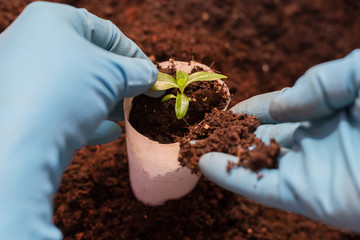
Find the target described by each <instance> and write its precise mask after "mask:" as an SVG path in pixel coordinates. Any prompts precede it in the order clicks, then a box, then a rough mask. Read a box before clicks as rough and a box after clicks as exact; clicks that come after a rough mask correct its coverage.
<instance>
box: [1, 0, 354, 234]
mask: <svg viewBox="0 0 360 240" xmlns="http://www.w3.org/2000/svg"><path fill="white" fill-rule="evenodd" d="M29 2H31V1H26V0H23V1H19V0H11V1H8V0H0V31H2V30H4V29H5V28H6V27H7V26H8V25H9V24H10V23H11V22H12V21H13V20H14V19H15V17H16V16H17V15H18V14H19V13H20V12H21V11H22V9H23V8H24V7H25V6H26V4H27V3H29ZM59 2H63V3H67V4H70V5H73V6H76V7H85V8H87V9H88V10H89V11H90V12H92V13H94V14H96V15H98V16H100V17H103V18H106V19H110V20H111V21H113V22H114V23H115V24H116V25H117V26H118V27H119V28H120V29H121V30H122V31H123V32H124V33H125V34H126V35H127V36H128V37H129V38H131V39H133V40H134V41H135V42H136V43H137V44H138V45H139V46H140V47H141V48H142V49H143V50H144V52H145V53H146V54H147V55H148V56H150V58H151V59H152V60H153V61H154V62H155V61H159V62H161V61H164V60H168V59H169V58H170V57H175V59H176V60H182V61H188V60H191V59H195V60H197V61H199V62H201V63H204V64H207V65H210V64H212V63H213V62H215V63H214V65H213V67H214V68H215V69H217V70H219V71H221V72H222V73H223V74H225V75H227V76H228V77H229V80H226V83H227V84H228V85H229V86H230V89H231V93H232V94H233V104H235V103H236V102H238V101H240V100H243V99H246V98H249V97H251V96H253V95H256V94H260V93H264V92H268V91H273V90H279V89H281V88H283V87H286V86H291V85H292V84H293V83H294V82H295V81H296V79H297V78H298V77H300V76H301V75H302V74H303V73H304V72H305V71H306V69H308V68H309V67H311V66H313V65H315V64H318V63H321V62H324V61H328V60H332V59H336V58H341V57H344V56H345V55H346V54H348V53H349V52H350V51H351V50H352V49H355V48H359V47H360V34H359V28H360V18H359V16H360V3H359V2H358V1H353V0H342V1H340V0H332V1H327V0H303V1H295V0H293V1H291V0H283V1H280V0H261V1H260V0H252V1H247V0H221V1H219V0H208V1H201V0H181V1H178V0H144V1H141V0H133V1H125V0H101V1H100V0H67V1H59ZM54 47H55V46H54ZM54 211H55V215H54V222H55V224H56V225H57V226H58V227H59V228H60V229H61V230H62V232H63V234H64V238H65V239H360V236H359V235H355V234H352V233H348V232H345V231H341V230H335V229H332V228H329V227H327V226H325V225H323V224H320V223H316V222H313V221H311V220H308V219H306V218H304V217H301V216H298V215H294V214H292V213H289V212H284V211H279V210H275V209H272V208H267V207H264V206H261V205H258V204H256V203H254V202H252V201H249V200H247V199H245V198H243V197H240V196H237V195H234V194H232V193H230V192H227V191H225V190H222V189H220V188H218V187H216V186H215V185H213V184H212V183H210V182H209V181H208V180H206V179H205V178H202V179H201V180H200V183H199V184H198V186H197V187H196V189H195V190H194V191H193V192H192V193H191V194H190V195H188V196H186V197H185V198H183V199H179V200H176V201H171V202H168V203H167V204H166V205H165V206H162V207H158V208H151V207H146V206H143V205H142V204H141V203H139V202H138V201H136V199H135V198H134V196H133V195H132V193H131V190H130V185H129V181H128V170H127V154H126V148H125V140H124V136H123V137H121V138H120V139H119V140H117V141H116V142H114V143H111V144H106V145H103V146H98V147H85V148H83V149H81V150H80V151H78V152H77V154H76V156H75V157H74V159H73V161H72V163H71V165H70V166H69V167H68V169H67V170H66V172H65V173H64V176H63V180H62V184H61V188H60V190H59V192H58V194H57V195H56V197H55V206H54Z"/></svg>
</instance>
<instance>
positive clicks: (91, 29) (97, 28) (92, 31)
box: [80, 9, 150, 61]
mask: <svg viewBox="0 0 360 240" xmlns="http://www.w3.org/2000/svg"><path fill="white" fill-rule="evenodd" d="M80 13H81V14H82V15H83V17H84V21H83V24H82V27H83V29H84V37H85V38H86V39H88V40H89V41H91V42H92V43H94V44H96V45H97V46H99V47H101V48H103V49H105V50H108V51H110V52H113V53H116V54H119V55H122V56H127V57H133V58H142V59H146V60H148V61H150V59H149V58H148V57H147V56H146V55H145V54H144V53H143V51H142V50H141V49H140V48H139V47H138V46H137V45H136V44H135V43H134V42H133V41H132V40H130V39H129V38H127V37H126V36H125V35H124V34H123V33H122V32H121V31H120V29H118V28H117V27H116V26H115V25H114V24H113V23H112V22H111V21H109V20H104V19H102V18H99V17H97V16H95V15H94V14H92V13H90V12H88V11H87V10H86V9H81V10H80Z"/></svg>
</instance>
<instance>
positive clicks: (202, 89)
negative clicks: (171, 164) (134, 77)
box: [129, 66, 229, 143]
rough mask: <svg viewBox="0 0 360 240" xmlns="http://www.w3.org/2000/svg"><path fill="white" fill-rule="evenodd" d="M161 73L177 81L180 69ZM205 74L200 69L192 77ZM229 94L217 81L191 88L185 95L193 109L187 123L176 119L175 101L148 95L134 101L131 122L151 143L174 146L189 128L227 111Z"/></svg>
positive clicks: (166, 70)
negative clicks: (208, 115) (207, 115)
mask: <svg viewBox="0 0 360 240" xmlns="http://www.w3.org/2000/svg"><path fill="white" fill-rule="evenodd" d="M158 68H159V71H161V72H163V73H166V74H169V75H171V76H173V77H174V78H175V77H176V71H177V69H176V68H175V67H174V66H171V67H168V68H166V69H162V68H160V67H158ZM199 71H203V69H201V68H199V67H197V68H193V69H192V71H191V73H194V72H199ZM170 93H171V94H174V95H175V96H176V94H177V89H169V90H167V91H166V93H165V94H170ZM226 93H227V91H226V89H225V88H224V87H223V85H222V84H220V83H219V82H217V81H211V82H195V83H192V84H189V86H188V87H187V88H186V89H185V94H186V95H187V96H188V98H189V99H190V103H189V109H188V112H187V114H186V116H185V117H184V118H183V119H180V120H179V119H177V118H176V115H175V110H174V109H175V99H170V100H168V101H166V102H163V103H162V102H161V99H162V98H151V97H148V96H145V95H140V96H137V97H135V98H134V99H133V102H132V108H131V111H130V119H129V122H130V123H131V125H132V126H133V127H134V129H136V130H137V131H138V132H140V133H141V134H143V135H144V136H146V137H148V138H150V139H151V140H154V141H158V142H160V143H174V142H176V141H179V140H180V139H181V138H182V137H184V136H185V135H186V134H188V133H189V130H188V127H189V126H193V125H194V124H196V123H199V122H200V121H201V120H202V119H203V118H204V116H205V113H209V112H211V110H212V109H213V108H218V109H224V108H225V107H226V103H227V100H228V97H229V96H227V95H226Z"/></svg>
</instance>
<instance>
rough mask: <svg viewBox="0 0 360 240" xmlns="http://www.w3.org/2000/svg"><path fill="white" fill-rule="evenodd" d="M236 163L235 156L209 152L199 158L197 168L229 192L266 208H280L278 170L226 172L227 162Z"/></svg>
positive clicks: (240, 169)
mask: <svg viewBox="0 0 360 240" xmlns="http://www.w3.org/2000/svg"><path fill="white" fill-rule="evenodd" d="M237 161H238V158H237V157H235V156H231V155H228V154H224V153H218V152H211V153H207V154H205V155H203V156H202V157H201V159H200V162H199V167H200V170H201V172H202V173H203V174H204V175H205V176H206V177H208V178H209V179H210V180H211V181H213V182H214V183H216V184H217V185H219V186H221V187H223V188H225V189H227V190H229V191H232V192H234V193H237V194H239V195H242V196H245V197H247V198H250V199H252V200H254V201H257V202H259V203H262V204H264V205H267V206H272V207H277V208H282V201H281V198H280V194H279V172H278V170H275V169H264V170H260V171H259V172H258V173H255V172H253V171H251V170H250V169H245V168H242V167H239V168H233V169H231V170H230V172H228V171H227V165H228V162H234V163H236V162H237Z"/></svg>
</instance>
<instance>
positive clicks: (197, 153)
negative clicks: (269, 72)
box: [179, 109, 280, 173]
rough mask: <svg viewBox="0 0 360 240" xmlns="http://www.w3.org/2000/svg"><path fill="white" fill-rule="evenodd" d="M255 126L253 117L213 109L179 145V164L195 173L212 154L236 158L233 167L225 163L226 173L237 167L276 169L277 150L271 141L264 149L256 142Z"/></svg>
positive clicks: (257, 122) (191, 129) (255, 121)
mask: <svg viewBox="0 0 360 240" xmlns="http://www.w3.org/2000/svg"><path fill="white" fill-rule="evenodd" d="M258 126H260V121H259V120H258V119H257V118H256V117H254V116H247V115H246V114H239V115H238V114H235V113H232V112H231V111H219V110H217V109H214V110H213V111H212V112H211V113H208V114H205V118H204V120H202V121H201V122H200V123H198V124H196V125H195V126H191V127H189V130H190V133H189V135H188V136H186V138H183V139H182V140H181V142H180V153H179V161H180V163H181V164H182V165H183V166H187V167H189V168H190V169H191V170H192V172H194V173H197V172H198V161H199V159H200V157H201V156H202V155H204V154H205V153H208V152H213V151H215V152H223V153H227V154H230V155H234V156H237V157H238V158H239V161H238V162H237V163H231V162H229V164H228V167H227V170H228V171H230V170H231V169H232V168H233V167H239V166H242V167H245V168H250V169H251V170H253V171H258V170H260V169H262V168H277V167H278V162H277V160H276V157H277V155H278V154H279V151H280V147H279V145H278V144H277V143H276V142H275V141H274V140H271V142H270V144H269V145H265V144H264V143H263V142H262V141H261V139H259V138H257V137H256V136H255V134H254V132H255V130H256V128H257V127H258Z"/></svg>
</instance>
